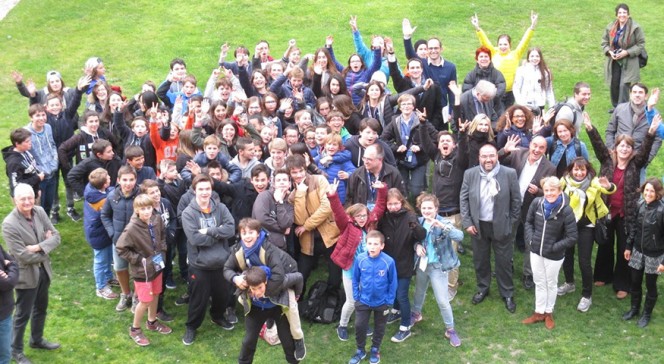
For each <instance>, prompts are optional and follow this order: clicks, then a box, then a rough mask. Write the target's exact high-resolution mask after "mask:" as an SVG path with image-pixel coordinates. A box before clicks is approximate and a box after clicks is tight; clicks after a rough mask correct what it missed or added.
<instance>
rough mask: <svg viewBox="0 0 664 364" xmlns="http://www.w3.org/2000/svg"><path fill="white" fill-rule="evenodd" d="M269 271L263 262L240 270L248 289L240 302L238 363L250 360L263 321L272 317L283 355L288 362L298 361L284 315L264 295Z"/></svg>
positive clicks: (249, 361)
mask: <svg viewBox="0 0 664 364" xmlns="http://www.w3.org/2000/svg"><path fill="white" fill-rule="evenodd" d="M270 275H271V272H270V268H268V267H267V266H265V265H261V266H253V267H250V268H249V269H247V271H246V272H245V274H244V280H245V282H246V284H247V286H248V287H249V290H248V292H246V293H245V296H244V297H243V298H244V299H243V300H242V301H243V302H242V304H243V305H244V307H245V319H244V328H245V334H244V339H243V340H242V348H241V349H240V357H239V358H238V363H240V364H242V363H252V362H253V359H254V353H255V352H256V342H257V341H258V333H259V332H260V330H261V327H262V326H263V323H264V322H265V321H266V320H268V319H272V320H274V322H275V324H276V325H277V332H278V333H279V340H280V341H281V346H282V347H283V349H284V354H285V355H286V361H287V362H288V363H297V362H298V360H297V359H295V355H294V352H295V344H294V341H293V337H292V336H291V333H290V325H289V323H288V320H287V319H286V315H284V314H283V312H282V308H281V306H280V305H278V304H276V303H274V302H273V300H272V299H271V298H270V297H268V296H266V293H267V292H268V288H267V285H268V279H269V277H270ZM281 293H282V294H281V295H280V296H284V295H285V296H286V297H287V293H286V292H285V291H281ZM279 301H281V299H279ZM247 310H248V311H249V312H247Z"/></svg>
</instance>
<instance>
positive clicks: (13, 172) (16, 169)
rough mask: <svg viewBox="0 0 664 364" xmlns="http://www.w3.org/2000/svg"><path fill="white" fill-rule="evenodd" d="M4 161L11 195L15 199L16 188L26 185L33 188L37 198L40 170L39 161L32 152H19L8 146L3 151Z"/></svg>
mask: <svg viewBox="0 0 664 364" xmlns="http://www.w3.org/2000/svg"><path fill="white" fill-rule="evenodd" d="M2 159H4V161H5V172H6V173H7V179H8V180H9V195H10V196H11V197H14V188H16V185H17V184H19V183H25V184H28V185H30V186H32V190H33V191H35V196H37V194H38V193H39V184H40V183H41V181H42V180H41V179H40V178H39V173H40V172H39V170H38V169H37V161H36V160H35V158H34V157H33V156H32V154H31V153H30V151H25V152H24V153H20V152H17V151H16V150H15V149H14V146H11V145H10V146H8V147H5V148H3V149H2Z"/></svg>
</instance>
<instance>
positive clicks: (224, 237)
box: [182, 198, 235, 270]
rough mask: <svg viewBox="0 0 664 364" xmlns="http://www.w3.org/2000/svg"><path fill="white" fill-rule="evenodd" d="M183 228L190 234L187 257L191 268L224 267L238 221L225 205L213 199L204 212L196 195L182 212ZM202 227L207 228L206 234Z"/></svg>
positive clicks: (208, 268) (211, 268)
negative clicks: (236, 221)
mask: <svg viewBox="0 0 664 364" xmlns="http://www.w3.org/2000/svg"><path fill="white" fill-rule="evenodd" d="M182 228H183V229H184V233H185V234H186V235H187V257H188V258H189V265H190V266H191V267H194V268H197V269H202V270H216V269H223V267H224V264H225V263H226V260H228V256H229V254H230V248H229V245H228V238H230V237H232V236H234V235H235V221H234V220H233V215H231V213H230V211H228V208H227V207H226V205H224V204H222V203H219V202H216V201H214V200H213V199H211V200H210V212H209V213H204V212H203V211H202V210H201V207H200V206H199V205H198V203H197V202H196V198H193V199H192V200H191V202H190V203H189V206H188V207H187V208H186V209H185V210H184V211H183V212H182ZM201 229H207V231H206V233H205V235H204V234H201V233H200V230H201Z"/></svg>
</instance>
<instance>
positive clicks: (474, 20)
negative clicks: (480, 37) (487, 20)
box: [470, 13, 480, 30]
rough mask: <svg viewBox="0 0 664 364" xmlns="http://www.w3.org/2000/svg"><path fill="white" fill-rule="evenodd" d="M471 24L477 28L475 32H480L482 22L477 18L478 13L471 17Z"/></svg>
mask: <svg viewBox="0 0 664 364" xmlns="http://www.w3.org/2000/svg"><path fill="white" fill-rule="evenodd" d="M470 24H472V25H473V26H474V27H475V30H480V20H479V19H478V18H477V13H475V15H473V16H471V17H470Z"/></svg>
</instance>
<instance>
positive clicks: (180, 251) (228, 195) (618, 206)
mask: <svg viewBox="0 0 664 364" xmlns="http://www.w3.org/2000/svg"><path fill="white" fill-rule="evenodd" d="M530 20H531V24H530V27H529V28H528V29H527V31H526V33H525V34H524V36H523V38H522V39H521V41H520V42H519V44H518V46H517V47H516V48H514V49H512V43H511V38H510V36H508V35H506V34H502V35H500V36H499V37H498V43H497V47H496V46H494V45H493V44H492V43H491V41H490V40H489V38H488V36H487V35H486V33H485V32H484V30H483V29H482V28H481V27H480V22H479V19H478V16H477V15H475V16H473V17H471V20H470V22H471V24H472V26H474V28H475V29H476V32H477V36H478V38H479V41H480V47H479V48H477V51H476V52H475V60H476V66H475V67H474V68H473V69H472V70H470V71H469V72H468V73H467V74H466V75H465V77H464V80H463V82H460V81H458V80H457V69H456V66H455V65H454V64H453V63H452V62H450V61H449V60H447V59H444V58H443V56H442V54H443V50H444V48H443V43H442V41H441V40H440V39H439V38H435V37H433V38H430V39H428V40H424V39H420V40H416V41H414V39H413V35H414V33H415V29H416V27H414V26H412V25H411V22H410V21H409V20H408V19H404V20H403V23H402V33H403V34H402V35H403V45H404V50H405V57H406V59H407V61H406V62H405V63H404V64H403V65H404V66H405V68H401V67H400V66H399V64H398V58H399V57H398V56H397V54H396V51H395V44H394V42H393V40H392V39H391V38H389V37H386V36H373V37H372V38H371V42H370V45H369V46H367V45H365V43H364V41H363V39H362V36H361V34H360V31H359V27H358V19H357V17H351V19H350V22H349V24H350V27H351V31H352V36H353V40H354V44H355V48H356V49H355V52H354V53H352V54H351V55H350V57H349V58H348V62H347V63H346V64H342V63H341V62H339V61H338V57H339V54H340V53H339V49H333V44H334V39H333V38H332V37H331V36H330V37H327V39H326V40H325V43H324V46H323V47H321V48H319V49H316V50H315V52H313V53H312V54H304V52H303V50H301V49H300V48H298V45H297V43H296V41H295V40H291V41H290V42H289V44H288V48H287V50H286V52H285V53H284V55H283V57H281V58H280V59H274V58H273V57H272V55H271V53H270V45H269V43H268V42H267V41H265V40H261V41H259V42H258V43H257V44H256V46H255V49H254V54H253V56H252V55H251V54H250V52H249V49H247V48H246V47H244V46H238V47H236V49H235V50H234V51H233V56H234V59H233V60H227V57H228V55H229V52H230V47H229V46H228V45H227V44H224V45H222V46H221V52H220V55H219V61H218V66H219V67H218V68H215V69H214V71H213V72H212V74H211V75H210V76H209V77H208V78H206V84H205V87H204V88H203V85H202V84H199V83H198V80H197V78H196V77H194V76H193V75H191V74H189V73H188V72H187V64H186V62H185V61H184V60H183V59H180V58H175V59H173V60H172V61H171V63H170V72H169V73H168V75H167V77H166V79H165V80H164V81H163V82H161V83H160V84H159V85H157V84H156V83H154V82H152V81H146V82H144V84H143V85H142V89H141V91H140V92H139V93H137V94H136V95H135V96H125V94H124V92H126V89H125V90H123V88H122V87H121V85H111V84H109V82H108V81H107V78H106V68H105V65H104V62H103V61H102V60H101V59H100V58H97V57H92V58H90V59H89V60H88V61H87V62H86V63H85V68H84V69H85V74H84V75H83V76H82V77H81V78H80V79H79V80H78V82H77V84H76V86H75V87H73V88H69V87H66V86H65V82H64V80H63V78H62V76H61V75H60V73H59V72H57V71H50V72H48V73H47V75H46V82H47V84H46V86H45V87H44V88H43V89H38V88H37V87H36V85H35V83H34V82H32V81H27V82H24V81H23V76H22V75H21V74H20V73H19V72H16V71H15V72H13V78H14V80H15V82H16V86H17V88H18V90H19V92H20V93H21V95H23V96H25V97H27V98H29V100H30V101H29V109H28V115H29V118H30V122H29V123H28V125H27V126H25V127H23V128H18V129H15V130H13V131H12V132H11V134H10V141H11V145H10V146H8V147H6V148H5V149H3V157H4V159H5V162H6V172H7V176H8V179H9V185H10V191H11V194H12V197H13V201H14V203H15V209H14V210H13V211H12V212H11V213H10V214H9V215H8V216H7V217H6V218H5V220H4V222H3V229H2V233H3V236H4V239H5V242H6V243H7V251H5V250H4V249H0V283H2V284H1V285H0V290H2V293H1V294H2V296H3V297H4V296H5V295H7V297H9V295H8V293H7V292H8V291H11V290H13V289H15V290H16V292H17V295H16V310H15V313H14V316H13V319H11V317H12V316H11V312H12V310H13V306H14V302H13V300H9V299H4V298H3V299H2V307H0V312H1V313H3V315H2V316H0V325H1V326H2V327H3V330H2V331H3V332H5V333H6V332H7V330H9V328H10V326H12V323H13V331H12V332H13V335H12V338H11V341H10V336H9V335H8V334H3V335H0V339H2V340H3V341H2V343H0V346H1V348H0V353H1V354H2V355H6V357H3V358H7V359H8V358H9V355H10V353H11V356H12V357H13V358H14V359H15V360H16V361H17V362H18V363H29V360H28V359H27V357H26V356H25V354H24V351H23V335H24V331H25V327H26V325H27V322H28V321H30V320H31V321H32V331H31V339H30V346H31V347H33V348H42V349H49V350H53V349H57V348H58V347H59V344H57V343H52V342H49V341H46V340H45V339H44V337H43V327H44V323H45V318H46V310H47V305H48V287H49V283H50V278H51V275H52V273H51V266H50V260H49V255H48V254H49V252H50V251H51V250H53V249H55V248H56V247H57V246H58V244H59V243H60V235H59V233H58V231H57V229H56V226H57V224H58V223H59V222H60V215H59V207H60V203H59V192H58V189H59V185H60V183H61V177H62V181H64V187H65V196H66V204H67V215H68V216H69V218H71V219H72V220H73V221H80V220H81V219H82V220H83V232H84V233H83V234H82V235H84V236H85V238H86V240H87V242H88V243H89V244H90V246H91V247H92V250H93V276H94V285H95V293H96V295H97V296H98V297H100V298H102V299H106V300H117V301H118V303H117V305H116V307H115V309H116V310H117V311H119V312H121V311H125V310H127V309H130V310H131V311H132V312H133V313H134V318H133V321H132V323H131V325H130V327H129V330H128V334H129V337H130V338H131V339H132V340H133V341H134V342H135V343H136V344H138V345H140V346H145V345H149V344H150V340H149V338H148V337H147V336H146V335H145V332H156V333H160V334H170V333H171V332H172V331H173V330H172V329H171V328H170V327H169V326H167V323H168V322H170V321H172V316H171V315H169V314H168V313H167V311H166V309H165V308H166V307H167V306H168V303H167V302H166V301H165V300H164V296H165V293H166V292H167V289H173V288H175V287H176V285H177V283H176V282H178V281H181V282H185V283H186V285H187V293H186V294H184V295H183V296H181V297H178V298H177V300H176V302H175V304H176V305H184V304H188V310H187V319H186V323H185V327H184V335H183V337H182V342H183V343H184V344H185V345H192V344H193V343H194V342H195V338H196V333H197V330H199V329H200V328H201V326H202V323H203V321H204V319H205V316H206V311H207V310H208V306H209V307H210V308H209V312H210V318H211V320H212V322H213V323H214V324H216V325H218V326H220V327H221V328H222V329H225V330H232V329H234V326H235V324H236V323H237V322H238V318H237V315H236V313H235V309H236V304H237V301H238V300H239V302H240V304H241V305H242V306H243V309H244V315H242V316H243V317H244V327H245V337H244V340H243V342H242V349H241V352H240V354H239V359H238V361H239V362H240V363H251V362H252V361H253V357H254V353H255V351H256V343H257V340H258V337H259V335H260V336H263V337H265V338H266V340H268V339H267V336H268V334H267V333H268V332H269V331H270V330H276V332H277V333H278V338H279V340H280V342H281V345H282V346H283V350H284V354H285V358H286V360H287V361H288V362H290V363H295V362H298V361H300V360H302V359H304V357H305V355H306V347H305V344H304V333H303V332H302V329H301V324H300V317H299V314H298V309H297V307H298V306H297V303H298V301H300V300H302V299H304V298H305V297H306V296H305V293H306V289H307V281H308V279H309V277H310V276H311V273H312V271H313V270H314V269H316V267H317V262H318V261H319V258H320V257H321V256H322V257H323V258H324V259H325V262H326V264H325V265H320V267H324V268H319V269H325V270H326V278H327V285H328V287H330V289H339V290H341V291H342V292H344V293H345V302H344V304H343V307H342V308H341V315H340V319H339V322H338V325H337V327H336V333H337V336H338V338H339V339H340V340H342V341H347V340H348V339H349V330H348V327H349V324H350V320H351V316H352V315H353V314H355V340H356V344H357V348H356V351H355V353H354V354H353V355H352V357H351V359H350V361H349V363H352V364H354V363H359V362H360V361H362V360H363V359H364V358H365V357H367V355H368V356H369V360H370V362H371V363H378V362H379V361H380V346H381V343H382V339H383V336H384V335H385V332H386V325H387V324H389V323H393V322H399V326H398V329H395V330H394V335H393V336H392V337H391V341H392V342H395V343H400V342H403V341H404V340H406V339H408V338H409V337H410V336H411V328H412V327H413V325H415V324H416V323H417V322H419V321H421V320H422V319H423V311H422V310H423V306H424V301H425V296H426V292H427V290H428V286H429V284H431V287H432V289H433V293H434V296H435V300H436V302H437V305H438V308H439V310H440V314H441V317H442V321H443V323H444V325H445V331H444V337H445V338H446V339H447V340H448V341H449V343H450V344H451V345H452V346H454V347H457V346H459V345H461V339H460V336H459V334H458V333H457V331H456V325H455V321H454V316H453V312H452V306H451V305H450V301H452V300H453V299H454V297H455V296H456V293H457V289H458V286H459V265H460V259H459V256H458V254H464V253H465V251H466V249H467V248H464V246H463V244H462V241H463V239H464V235H467V236H468V237H469V238H470V242H471V245H470V249H471V250H472V262H473V267H474V271H475V275H476V288H475V294H474V295H473V296H472V300H471V302H472V303H473V304H479V303H481V302H483V301H484V300H485V299H486V298H487V296H488V295H489V292H490V286H491V281H492V275H495V278H496V281H497V284H498V293H499V295H500V298H501V299H502V300H503V303H504V305H505V308H506V309H507V311H508V312H510V313H514V312H515V311H516V308H517V302H516V301H515V299H514V292H515V289H516V287H515V284H514V278H515V277H514V275H515V270H514V269H513V256H514V253H515V250H517V251H521V252H523V254H524V259H523V270H522V272H523V273H522V277H521V280H522V283H523V287H524V289H526V290H532V289H534V293H535V308H534V312H533V314H532V315H531V316H529V317H528V318H526V319H525V320H523V323H524V324H533V323H537V322H544V323H545V326H546V327H547V328H548V329H553V328H554V326H555V322H554V317H553V311H554V306H555V303H556V297H557V296H560V295H565V294H569V293H572V292H574V291H575V289H576V286H575V280H574V271H575V269H574V265H575V264H574V256H575V253H577V252H578V261H579V268H580V271H581V276H582V287H583V288H582V292H581V297H580V301H579V304H578V307H577V309H578V310H579V311H580V312H587V311H588V310H589V309H590V307H591V305H592V290H593V286H602V285H606V284H612V285H613V289H614V290H615V292H616V296H617V297H618V298H619V299H624V298H625V297H627V296H628V295H630V294H631V306H630V309H629V311H628V312H627V313H625V315H624V316H623V318H624V319H625V320H629V319H632V318H634V317H637V316H638V315H639V314H641V311H642V315H641V316H640V318H639V320H638V325H639V326H641V327H643V326H646V325H647V324H648V322H649V320H650V317H651V314H652V311H653V307H654V305H655V302H656V300H657V286H656V280H657V275H658V273H659V272H662V271H664V264H663V263H664V203H662V202H661V199H662V197H663V196H664V187H662V183H661V182H660V181H659V179H657V178H648V179H646V178H645V176H646V167H647V166H648V164H649V162H650V161H652V159H653V158H654V157H655V155H656V154H657V151H658V149H659V147H660V145H661V137H662V136H664V126H662V125H661V124H660V123H661V116H660V115H659V113H658V112H657V110H656V109H655V106H656V105H657V103H658V100H659V94H660V91H659V89H657V88H655V89H654V90H652V92H650V94H649V90H648V87H647V86H645V85H644V84H643V83H641V82H639V81H640V80H639V68H638V67H639V57H640V56H641V54H642V52H643V51H644V48H643V46H644V42H645V41H644V35H643V31H642V29H641V28H640V27H639V26H638V24H636V23H635V22H634V21H632V19H631V18H630V17H629V7H628V6H627V5H625V4H619V5H618V6H617V7H616V21H615V22H612V23H611V24H609V26H608V27H607V29H606V34H605V36H604V39H603V43H602V45H603V47H604V51H605V53H606V55H607V65H606V70H607V71H606V75H607V81H608V83H609V84H610V87H611V101H612V104H613V106H614V109H612V110H611V116H610V120H609V124H608V127H607V128H606V130H605V133H604V134H605V136H604V140H605V141H606V143H605V142H604V141H603V140H602V136H601V135H600V134H601V133H600V131H599V130H597V128H596V127H595V125H594V124H593V123H592V122H591V119H590V116H589V115H588V113H586V112H585V111H584V107H585V106H586V105H587V104H588V102H589V101H590V96H591V90H590V86H589V84H588V83H585V82H578V83H576V85H575V86H574V96H573V97H571V98H570V99H569V100H565V101H564V102H560V103H556V99H555V96H554V92H553V90H554V87H553V86H554V85H553V80H554V78H553V73H552V70H551V68H549V66H548V65H547V63H546V62H545V60H544V57H543V51H542V50H541V49H540V48H536V47H535V48H530V49H528V46H529V43H530V42H531V40H532V39H533V38H534V35H535V28H536V26H537V22H538V15H537V14H536V13H535V12H532V13H531V16H530ZM413 41H414V42H413ZM524 55H525V56H526V57H525V59H522V58H523V56H524ZM390 80H391V81H392V83H391V86H392V89H390V85H389V81H390ZM81 105H85V107H84V111H83V112H82V113H81V114H80V116H79V111H80V110H79V109H80V106H81ZM77 130H78V131H77ZM583 130H585V131H586V133H587V134H588V136H589V138H590V141H591V144H592V149H589V148H588V147H587V146H586V145H585V143H584V142H583V141H581V139H580V138H579V134H580V133H582V132H583ZM590 150H592V151H594V153H595V156H596V157H597V159H598V160H599V161H600V163H601V168H600V169H599V172H597V171H596V170H595V168H594V167H593V166H592V164H591V163H590V162H589V158H590ZM429 182H430V183H431V186H428V184H429ZM429 191H430V192H429ZM78 199H83V213H82V215H81V214H79V212H78V211H77V210H76V209H75V201H76V200H78ZM595 241H597V242H598V243H601V245H600V246H599V249H598V253H597V259H596V261H595V265H594V272H593V266H592V262H591V257H592V251H593V246H594V242H595ZM577 247H578V248H577ZM492 251H493V255H494V262H493V263H492V262H491V255H492ZM176 257H177V259H176ZM492 266H493V267H494V272H495V273H492ZM561 267H562V268H563V271H564V277H565V282H563V284H562V285H558V275H559V271H560V269H561ZM17 268H20V269H17ZM19 271H20V276H19ZM176 272H178V273H179V277H178V274H177V273H176ZM517 272H518V271H517ZM644 274H645V277H646V289H647V292H646V299H645V304H644V305H643V309H642V308H641V301H642V290H641V285H642V281H643V276H644ZM413 276H415V289H414V297H412V298H411V297H409V289H410V283H411V280H412V278H413ZM132 281H133V285H132V284H131V282H132ZM114 287H119V291H118V292H116V291H117V290H118V289H117V288H114ZM371 313H373V314H374V321H373V322H374V327H373V329H371V328H369V327H368V323H369V317H370V315H371ZM146 315H147V320H146V322H145V324H144V325H143V317H144V316H146ZM275 327H276V329H275ZM368 334H369V335H371V334H372V335H373V337H372V339H371V341H372V342H371V347H370V350H368V351H367V349H366V340H367V335H368ZM268 341H269V340H268ZM274 342H276V340H272V343H274Z"/></svg>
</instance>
